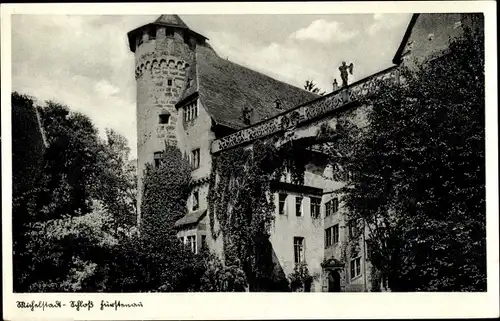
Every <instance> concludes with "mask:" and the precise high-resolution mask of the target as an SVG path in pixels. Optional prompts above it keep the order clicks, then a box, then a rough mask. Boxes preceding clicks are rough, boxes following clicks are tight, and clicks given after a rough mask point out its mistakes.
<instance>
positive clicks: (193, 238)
mask: <svg viewBox="0 0 500 321" xmlns="http://www.w3.org/2000/svg"><path fill="white" fill-rule="evenodd" d="M187 245H188V246H189V248H190V249H191V252H193V253H196V252H197V251H196V235H189V236H188V237H187Z"/></svg>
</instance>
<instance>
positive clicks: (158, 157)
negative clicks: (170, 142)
mask: <svg viewBox="0 0 500 321" xmlns="http://www.w3.org/2000/svg"><path fill="white" fill-rule="evenodd" d="M161 154H162V152H155V153H154V154H153V159H154V162H155V168H159V167H160V165H161Z"/></svg>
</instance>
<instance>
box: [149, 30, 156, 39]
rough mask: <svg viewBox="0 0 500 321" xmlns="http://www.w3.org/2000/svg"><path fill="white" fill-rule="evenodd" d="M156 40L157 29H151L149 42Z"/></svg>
mask: <svg viewBox="0 0 500 321" xmlns="http://www.w3.org/2000/svg"><path fill="white" fill-rule="evenodd" d="M154 39H156V28H155V27H151V28H149V40H154Z"/></svg>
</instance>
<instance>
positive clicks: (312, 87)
mask: <svg viewBox="0 0 500 321" xmlns="http://www.w3.org/2000/svg"><path fill="white" fill-rule="evenodd" d="M304 89H305V90H307V91H310V92H312V93H314V94H318V95H320V96H323V95H324V94H325V92H324V91H321V89H319V88H318V87H317V86H316V83H315V82H314V80H306V82H305V84H304Z"/></svg>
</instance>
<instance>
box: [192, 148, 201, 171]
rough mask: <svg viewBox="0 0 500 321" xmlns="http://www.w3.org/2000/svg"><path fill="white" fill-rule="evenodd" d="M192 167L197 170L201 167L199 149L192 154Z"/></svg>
mask: <svg viewBox="0 0 500 321" xmlns="http://www.w3.org/2000/svg"><path fill="white" fill-rule="evenodd" d="M191 167H192V168H193V169H197V168H199V167H200V149H199V148H197V149H195V150H193V151H192V152H191Z"/></svg>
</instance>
